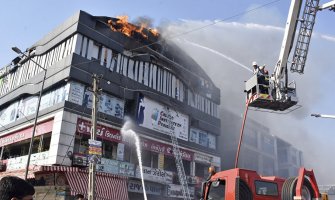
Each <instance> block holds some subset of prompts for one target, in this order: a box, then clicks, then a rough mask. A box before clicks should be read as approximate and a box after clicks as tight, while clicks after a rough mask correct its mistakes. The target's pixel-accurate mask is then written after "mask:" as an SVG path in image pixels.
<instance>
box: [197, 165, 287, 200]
mask: <svg viewBox="0 0 335 200" xmlns="http://www.w3.org/2000/svg"><path fill="white" fill-rule="evenodd" d="M284 182H285V179H281V178H278V177H261V176H260V175H258V174H257V173H256V172H255V171H252V170H246V169H239V168H236V169H231V170H226V171H222V172H218V173H212V175H211V176H210V178H209V179H208V180H207V181H206V182H204V183H203V188H202V194H203V199H204V200H210V199H212V200H214V199H215V200H235V199H243V200H251V199H255V200H279V199H280V197H281V188H282V185H283V183H284Z"/></svg>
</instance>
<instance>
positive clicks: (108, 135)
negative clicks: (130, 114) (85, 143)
mask: <svg viewBox="0 0 335 200" xmlns="http://www.w3.org/2000/svg"><path fill="white" fill-rule="evenodd" d="M77 132H78V133H81V134H85V135H90V134H91V122H90V121H87V120H84V119H80V118H78V120H77ZM97 137H99V138H102V139H103V140H109V141H113V142H121V141H122V136H121V133H120V131H119V130H117V129H113V128H110V127H107V126H103V125H100V124H98V125H97Z"/></svg>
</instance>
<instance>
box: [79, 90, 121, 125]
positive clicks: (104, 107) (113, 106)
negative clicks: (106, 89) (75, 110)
mask: <svg viewBox="0 0 335 200" xmlns="http://www.w3.org/2000/svg"><path fill="white" fill-rule="evenodd" d="M92 101H93V96H92V92H91V91H89V90H88V88H86V91H85V94H84V101H83V105H84V106H86V107H87V108H90V109H91V108H92ZM98 104H99V105H98V110H99V112H102V113H105V114H107V115H111V116H114V117H118V118H120V119H123V114H124V101H122V100H120V99H118V98H116V97H113V96H111V95H108V94H101V95H100V96H99V102H98Z"/></svg>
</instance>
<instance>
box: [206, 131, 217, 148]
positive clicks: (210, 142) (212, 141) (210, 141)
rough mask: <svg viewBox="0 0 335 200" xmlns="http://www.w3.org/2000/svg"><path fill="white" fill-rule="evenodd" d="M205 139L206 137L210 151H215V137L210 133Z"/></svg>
mask: <svg viewBox="0 0 335 200" xmlns="http://www.w3.org/2000/svg"><path fill="white" fill-rule="evenodd" d="M207 137H208V147H209V148H211V149H216V137H215V136H214V135H212V134H210V133H208V135H207Z"/></svg>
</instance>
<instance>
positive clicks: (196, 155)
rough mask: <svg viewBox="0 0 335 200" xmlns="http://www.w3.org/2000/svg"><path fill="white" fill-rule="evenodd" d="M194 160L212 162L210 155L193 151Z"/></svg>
mask: <svg viewBox="0 0 335 200" xmlns="http://www.w3.org/2000/svg"><path fill="white" fill-rule="evenodd" d="M194 161H197V162H200V163H205V164H210V163H211V162H212V157H210V156H207V155H204V154H200V153H194Z"/></svg>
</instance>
